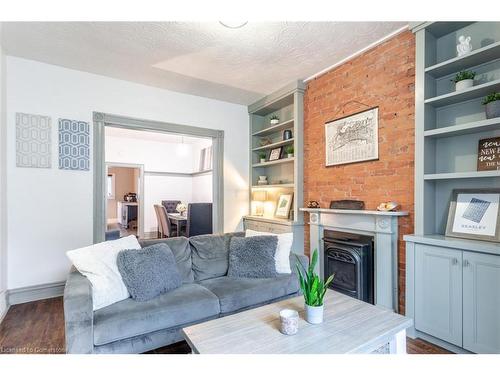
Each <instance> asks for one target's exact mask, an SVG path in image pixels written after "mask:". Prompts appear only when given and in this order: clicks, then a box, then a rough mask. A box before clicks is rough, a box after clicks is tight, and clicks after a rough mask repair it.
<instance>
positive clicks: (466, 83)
mask: <svg viewBox="0 0 500 375" xmlns="http://www.w3.org/2000/svg"><path fill="white" fill-rule="evenodd" d="M472 86H474V80H473V79H463V80H461V81H458V82H457V83H455V91H462V90H465V89H468V88H469V87H472Z"/></svg>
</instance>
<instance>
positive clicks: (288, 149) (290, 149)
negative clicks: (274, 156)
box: [285, 145, 294, 158]
mask: <svg viewBox="0 0 500 375" xmlns="http://www.w3.org/2000/svg"><path fill="white" fill-rule="evenodd" d="M293 151H294V149H293V145H290V146H287V147H285V152H286V157H287V158H293Z"/></svg>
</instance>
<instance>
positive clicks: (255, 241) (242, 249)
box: [227, 236, 278, 278]
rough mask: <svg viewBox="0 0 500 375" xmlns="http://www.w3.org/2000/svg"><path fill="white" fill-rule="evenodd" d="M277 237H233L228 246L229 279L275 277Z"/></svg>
mask: <svg viewBox="0 0 500 375" xmlns="http://www.w3.org/2000/svg"><path fill="white" fill-rule="evenodd" d="M277 245H278V237H277V236H255V237H233V238H231V243H230V244H229V269H228V272H227V275H228V276H229V277H248V278H271V277H276V276H277V275H278V274H277V273H276V264H275V263H276V262H275V260H274V254H275V253H276V246H277Z"/></svg>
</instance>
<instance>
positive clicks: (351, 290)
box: [323, 230, 374, 304]
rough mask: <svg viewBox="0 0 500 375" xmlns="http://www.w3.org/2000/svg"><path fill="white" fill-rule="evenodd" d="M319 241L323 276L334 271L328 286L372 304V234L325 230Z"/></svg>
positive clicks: (326, 276)
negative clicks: (321, 246) (321, 239)
mask: <svg viewBox="0 0 500 375" xmlns="http://www.w3.org/2000/svg"><path fill="white" fill-rule="evenodd" d="M323 242H324V249H325V258H324V260H325V261H324V277H325V279H326V278H328V277H329V276H330V275H331V274H335V277H334V279H333V282H332V283H331V284H330V288H331V289H333V290H336V291H338V292H340V293H344V294H346V295H348V296H350V297H354V298H357V299H360V300H362V301H365V302H369V303H372V304H373V303H374V298H373V295H374V281H373V279H374V275H373V274H374V254H373V250H374V242H373V237H370V236H363V235H359V234H354V233H346V232H338V231H333V230H325V231H324V237H323Z"/></svg>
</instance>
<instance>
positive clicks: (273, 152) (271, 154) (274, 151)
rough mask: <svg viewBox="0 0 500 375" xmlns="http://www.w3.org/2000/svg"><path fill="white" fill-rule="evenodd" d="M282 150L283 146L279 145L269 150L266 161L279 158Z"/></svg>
mask: <svg viewBox="0 0 500 375" xmlns="http://www.w3.org/2000/svg"><path fill="white" fill-rule="evenodd" d="M282 152H283V147H281V146H280V147H276V148H273V149H271V152H269V159H268V161H275V160H279V159H281V153H282Z"/></svg>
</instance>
